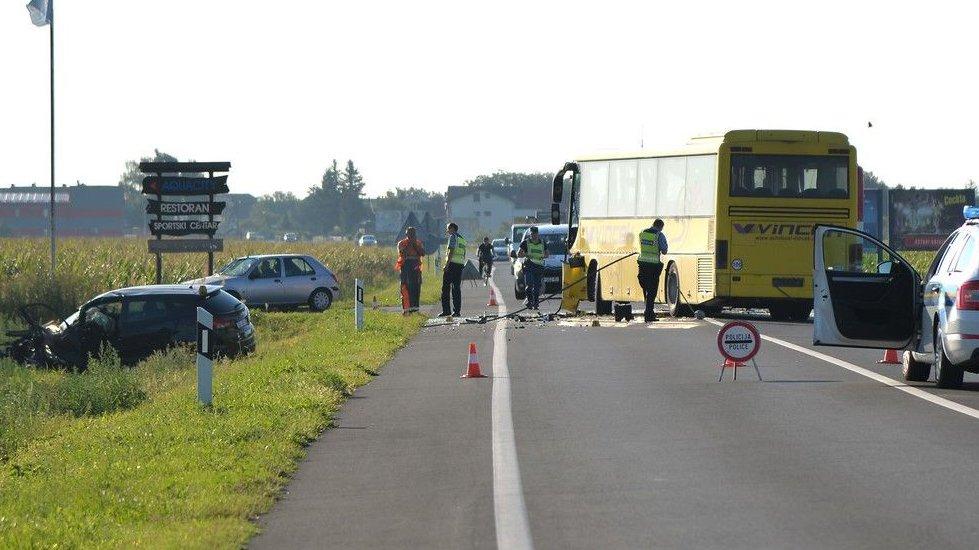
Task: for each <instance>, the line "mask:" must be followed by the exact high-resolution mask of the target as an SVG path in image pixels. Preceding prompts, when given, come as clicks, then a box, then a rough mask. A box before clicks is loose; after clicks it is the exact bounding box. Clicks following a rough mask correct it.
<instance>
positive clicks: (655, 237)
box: [638, 219, 668, 323]
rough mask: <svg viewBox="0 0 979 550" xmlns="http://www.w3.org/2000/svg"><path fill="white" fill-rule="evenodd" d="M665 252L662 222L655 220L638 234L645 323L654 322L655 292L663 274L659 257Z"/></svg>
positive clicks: (640, 281)
mask: <svg viewBox="0 0 979 550" xmlns="http://www.w3.org/2000/svg"><path fill="white" fill-rule="evenodd" d="M667 250H668V245H667V242H666V235H664V234H663V220H660V219H657V220H656V221H654V222H653V225H652V226H651V227H647V228H646V229H643V230H642V232H641V233H639V259H638V261H639V286H641V287H642V293H643V295H644V297H645V299H646V311H645V312H644V313H643V317H644V318H645V319H646V322H647V323H648V322H651V321H655V320H656V309H655V308H656V290H657V289H658V288H659V276H660V274H662V273H663V261H662V258H661V255H662V254H666V252H667Z"/></svg>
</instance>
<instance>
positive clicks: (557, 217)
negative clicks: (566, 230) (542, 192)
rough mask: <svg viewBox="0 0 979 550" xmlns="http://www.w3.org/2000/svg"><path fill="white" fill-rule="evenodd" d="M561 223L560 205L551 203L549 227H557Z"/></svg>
mask: <svg viewBox="0 0 979 550" xmlns="http://www.w3.org/2000/svg"><path fill="white" fill-rule="evenodd" d="M559 223H561V205H560V203H556V202H554V203H551V225H557V224H559Z"/></svg>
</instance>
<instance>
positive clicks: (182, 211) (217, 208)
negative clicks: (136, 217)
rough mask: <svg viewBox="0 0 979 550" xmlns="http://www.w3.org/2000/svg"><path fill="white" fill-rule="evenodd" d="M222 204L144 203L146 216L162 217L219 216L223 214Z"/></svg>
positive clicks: (148, 201) (204, 202) (154, 201)
mask: <svg viewBox="0 0 979 550" xmlns="http://www.w3.org/2000/svg"><path fill="white" fill-rule="evenodd" d="M225 204H226V203H224V202H207V201H201V202H163V201H158V200H154V199H148V200H147V201H146V213H147V214H160V215H163V216H220V215H221V212H224V206H225Z"/></svg>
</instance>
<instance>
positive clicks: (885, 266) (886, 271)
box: [877, 260, 894, 275]
mask: <svg viewBox="0 0 979 550" xmlns="http://www.w3.org/2000/svg"><path fill="white" fill-rule="evenodd" d="M893 269H894V262H892V261H890V260H888V261H886V262H881V263H879V264H877V273H880V274H882V275H890V274H891V271H893Z"/></svg>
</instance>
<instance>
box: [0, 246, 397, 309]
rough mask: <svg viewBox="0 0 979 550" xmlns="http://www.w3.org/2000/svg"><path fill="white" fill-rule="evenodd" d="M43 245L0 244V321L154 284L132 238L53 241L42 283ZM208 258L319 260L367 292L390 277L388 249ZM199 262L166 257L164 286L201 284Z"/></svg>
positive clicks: (229, 253) (231, 253)
mask: <svg viewBox="0 0 979 550" xmlns="http://www.w3.org/2000/svg"><path fill="white" fill-rule="evenodd" d="M49 247H50V244H49V241H47V240H45V239H19V238H17V239H0V317H2V316H8V317H9V316H10V315H11V314H13V313H14V311H15V310H16V308H17V307H18V306H19V305H21V304H24V303H33V302H44V303H47V304H49V305H51V306H52V307H54V309H55V311H58V312H60V313H61V314H63V315H67V314H68V313H70V312H72V311H74V310H75V309H76V308H77V307H78V306H79V305H81V304H82V303H83V302H85V301H87V300H88V299H90V298H92V297H93V296H96V295H98V294H101V293H102V292H105V291H108V290H112V289H115V288H121V287H126V286H134V285H143V284H152V283H154V282H156V259H155V256H153V255H152V254H149V253H148V252H147V251H146V240H145V239H135V238H107V239H66V240H61V241H58V256H57V264H58V269H57V274H56V275H55V278H54V280H51V278H50V277H49V262H50V260H49V258H50V248H49ZM224 248H225V250H224V252H220V253H217V254H215V259H214V264H215V265H214V268H215V271H216V270H218V269H220V267H221V266H222V265H224V264H225V263H227V262H228V261H230V260H231V259H232V258H235V257H239V256H245V255H249V254H273V253H298V254H309V255H311V256H314V257H316V258H318V259H319V260H320V261H321V262H323V264H324V265H326V266H327V267H328V268H330V269H331V270H332V271H333V272H334V273H335V274H336V276H337V278H338V279H339V280H340V284H341V285H343V286H344V287H347V286H350V285H352V284H353V279H354V278H361V279H364V281H365V283H366V284H368V285H381V284H387V283H389V282H390V281H392V280H394V278H396V277H397V272H396V271H395V269H394V262H395V260H396V252H395V250H394V249H393V247H364V248H361V247H357V246H356V245H353V244H350V243H305V242H301V243H285V242H256V241H228V240H226V241H225V243H224ZM206 271H207V255H206V254H203V253H201V254H165V255H164V256H163V282H164V283H176V282H180V281H185V280H187V279H193V278H196V277H201V276H203V275H204V274H205V273H206Z"/></svg>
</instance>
